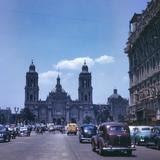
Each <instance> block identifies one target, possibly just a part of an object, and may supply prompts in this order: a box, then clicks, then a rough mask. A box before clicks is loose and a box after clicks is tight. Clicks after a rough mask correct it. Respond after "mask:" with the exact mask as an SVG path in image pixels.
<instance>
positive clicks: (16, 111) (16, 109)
mask: <svg viewBox="0 0 160 160" xmlns="http://www.w3.org/2000/svg"><path fill="white" fill-rule="evenodd" d="M14 111H15V113H16V116H15V123H16V125H17V113H18V111H19V107H14Z"/></svg>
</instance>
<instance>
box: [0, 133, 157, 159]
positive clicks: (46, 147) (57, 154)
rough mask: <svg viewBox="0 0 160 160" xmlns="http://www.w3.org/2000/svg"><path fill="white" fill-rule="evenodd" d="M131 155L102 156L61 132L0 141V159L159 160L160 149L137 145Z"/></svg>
mask: <svg viewBox="0 0 160 160" xmlns="http://www.w3.org/2000/svg"><path fill="white" fill-rule="evenodd" d="M133 154H134V155H133V156H132V157H125V156H120V155H116V156H113V155H109V156H107V157H103V156H100V155H98V154H97V153H95V152H92V151H91V145H90V144H85V143H84V144H80V143H79V140H78V136H67V135H63V134H52V133H51V134H49V133H46V134H44V135H36V134H34V135H31V137H17V139H15V140H12V141H11V142H10V143H0V160H1V159H2V160H22V159H23V160H82V159H83V160H101V159H106V158H107V160H108V159H109V160H125V159H126V160H128V159H133V160H134V159H136V160H150V159H154V160H159V156H160V151H158V150H154V149H148V148H145V147H137V150H136V151H135V152H134V153H133Z"/></svg>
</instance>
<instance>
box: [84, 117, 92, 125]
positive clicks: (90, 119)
mask: <svg viewBox="0 0 160 160" xmlns="http://www.w3.org/2000/svg"><path fill="white" fill-rule="evenodd" d="M91 122H92V117H90V116H88V115H87V116H85V118H84V120H83V123H87V124H89V123H91Z"/></svg>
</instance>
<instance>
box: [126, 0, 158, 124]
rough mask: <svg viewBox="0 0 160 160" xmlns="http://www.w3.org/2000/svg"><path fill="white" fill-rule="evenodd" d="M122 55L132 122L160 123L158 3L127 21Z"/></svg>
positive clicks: (150, 3) (150, 4) (150, 5)
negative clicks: (125, 58)
mask: <svg viewBox="0 0 160 160" xmlns="http://www.w3.org/2000/svg"><path fill="white" fill-rule="evenodd" d="M129 28H130V31H129V38H128V42H127V47H126V48H125V53H127V55H128V58H129V79H130V88H129V92H130V107H129V118H130V120H131V121H136V122H138V123H143V124H145V123H146V124H149V123H154V122H155V121H159V120H160V115H159V114H160V1H159V0H151V2H148V5H147V8H146V9H145V10H144V11H143V13H141V14H137V13H135V14H134V16H133V17H132V19H131V21H130V27H129Z"/></svg>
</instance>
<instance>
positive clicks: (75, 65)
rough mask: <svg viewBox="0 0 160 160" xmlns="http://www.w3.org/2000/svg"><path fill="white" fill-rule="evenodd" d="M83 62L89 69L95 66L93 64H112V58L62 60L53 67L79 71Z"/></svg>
mask: <svg viewBox="0 0 160 160" xmlns="http://www.w3.org/2000/svg"><path fill="white" fill-rule="evenodd" d="M84 61H86V62H87V65H88V66H89V67H91V66H93V65H95V63H99V64H107V63H113V62H114V61H115V60H114V57H112V56H107V55H103V56H100V57H98V58H95V59H93V58H90V57H78V58H75V59H72V60H67V59H66V60H62V61H60V62H58V63H57V64H56V65H54V67H55V68H56V69H71V70H79V69H80V68H81V66H82V65H83V63H84Z"/></svg>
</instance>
